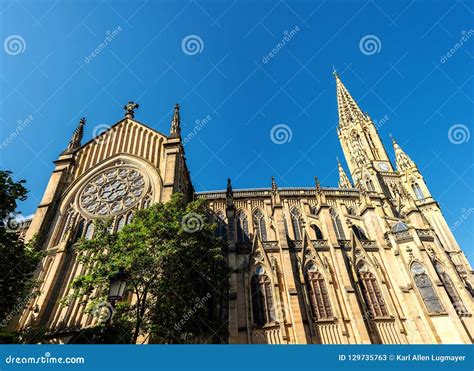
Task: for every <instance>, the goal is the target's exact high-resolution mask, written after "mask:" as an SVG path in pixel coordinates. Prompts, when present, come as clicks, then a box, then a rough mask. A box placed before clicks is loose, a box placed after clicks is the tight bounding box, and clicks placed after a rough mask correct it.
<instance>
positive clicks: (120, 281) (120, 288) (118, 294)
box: [108, 269, 127, 308]
mask: <svg viewBox="0 0 474 371" xmlns="http://www.w3.org/2000/svg"><path fill="white" fill-rule="evenodd" d="M126 278H127V275H126V274H125V272H124V271H123V269H120V270H119V272H118V273H117V274H116V275H115V276H113V277H112V278H111V279H110V285H109V294H108V297H109V302H110V304H112V307H113V308H115V303H116V302H117V300H120V299H121V298H122V296H123V293H124V291H125V286H126V284H127V282H126V281H125V280H126Z"/></svg>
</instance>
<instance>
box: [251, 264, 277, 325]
mask: <svg viewBox="0 0 474 371" xmlns="http://www.w3.org/2000/svg"><path fill="white" fill-rule="evenodd" d="M251 286H252V309H253V321H254V323H255V324H256V325H257V326H263V325H265V324H267V323H271V322H274V321H276V315H275V305H274V299H273V289H272V282H271V281H270V278H269V277H268V276H267V275H266V274H265V269H264V268H263V267H260V266H259V267H257V269H256V271H255V275H254V276H253V277H252V285H251Z"/></svg>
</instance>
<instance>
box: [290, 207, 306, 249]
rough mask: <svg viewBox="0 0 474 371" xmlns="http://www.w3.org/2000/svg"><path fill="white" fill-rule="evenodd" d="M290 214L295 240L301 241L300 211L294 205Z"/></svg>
mask: <svg viewBox="0 0 474 371" xmlns="http://www.w3.org/2000/svg"><path fill="white" fill-rule="evenodd" d="M290 214H291V225H292V226H293V234H294V236H295V240H297V241H301V240H302V235H303V233H302V229H301V225H302V223H301V214H300V211H299V210H298V209H297V208H296V207H294V208H293V209H291V211H290Z"/></svg>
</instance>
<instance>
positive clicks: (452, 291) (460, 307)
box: [434, 261, 467, 314]
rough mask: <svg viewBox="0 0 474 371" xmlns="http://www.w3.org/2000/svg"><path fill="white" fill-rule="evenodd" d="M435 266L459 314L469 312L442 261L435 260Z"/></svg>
mask: <svg viewBox="0 0 474 371" xmlns="http://www.w3.org/2000/svg"><path fill="white" fill-rule="evenodd" d="M434 266H435V269H436V273H437V274H438V277H439V279H440V280H441V282H442V283H443V285H444V288H445V289H446V292H447V294H448V296H449V300H451V303H453V306H454V309H455V310H456V312H457V313H459V314H465V313H467V309H466V306H465V305H464V303H463V302H462V300H461V297H460V296H459V294H458V292H457V290H456V288H455V287H454V283H453V281H452V280H451V277H449V275H448V274H447V273H446V271H445V270H444V268H443V266H442V265H441V263H440V262H438V261H437V262H435V264H434Z"/></svg>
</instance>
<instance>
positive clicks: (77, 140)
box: [63, 117, 86, 153]
mask: <svg viewBox="0 0 474 371" xmlns="http://www.w3.org/2000/svg"><path fill="white" fill-rule="evenodd" d="M85 124H86V119H85V118H84V117H83V118H81V119H80V120H79V125H77V128H76V129H75V130H74V132H73V133H72V137H71V140H70V141H69V144H68V145H67V149H66V150H65V151H64V152H63V153H71V152H74V151H75V150H76V149H78V148H79V147H80V146H81V141H82V137H83V136H84V125H85Z"/></svg>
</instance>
